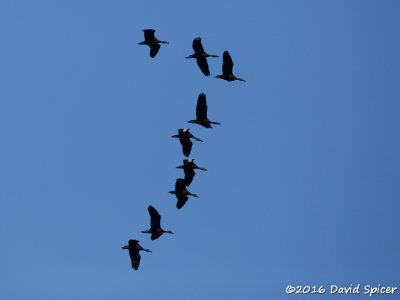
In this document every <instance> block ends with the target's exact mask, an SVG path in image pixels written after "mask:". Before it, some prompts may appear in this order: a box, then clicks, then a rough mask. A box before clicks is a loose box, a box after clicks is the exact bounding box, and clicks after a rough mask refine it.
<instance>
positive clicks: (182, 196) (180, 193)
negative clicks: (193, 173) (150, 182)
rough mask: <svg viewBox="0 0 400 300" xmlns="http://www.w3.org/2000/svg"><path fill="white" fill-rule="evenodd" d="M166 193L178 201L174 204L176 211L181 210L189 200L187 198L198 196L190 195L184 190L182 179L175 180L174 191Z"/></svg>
mask: <svg viewBox="0 0 400 300" xmlns="http://www.w3.org/2000/svg"><path fill="white" fill-rule="evenodd" d="M168 193H170V194H173V195H175V196H176V198H177V199H178V202H177V203H176V208H177V209H181V208H182V207H183V206H184V205H185V203H186V201H187V200H188V199H189V197H188V196H193V197H196V198H199V196H198V195H196V194H192V193H190V192H189V191H188V190H187V189H186V186H185V180H184V179H182V178H179V179H177V180H176V183H175V191H169V192H168Z"/></svg>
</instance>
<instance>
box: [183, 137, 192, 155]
mask: <svg viewBox="0 0 400 300" xmlns="http://www.w3.org/2000/svg"><path fill="white" fill-rule="evenodd" d="M181 144H182V151H183V155H185V156H186V157H188V156H189V155H190V152H191V151H192V145H193V143H192V141H191V140H190V139H185V140H184V141H181Z"/></svg>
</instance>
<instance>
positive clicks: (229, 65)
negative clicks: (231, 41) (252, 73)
mask: <svg viewBox="0 0 400 300" xmlns="http://www.w3.org/2000/svg"><path fill="white" fill-rule="evenodd" d="M222 59H223V62H222V75H217V76H215V78H221V79H224V80H227V81H234V80H239V81H246V80H244V79H243V78H237V77H236V76H235V75H233V73H232V69H233V61H232V58H231V56H230V55H229V52H228V51H225V52H224V56H223V57H222Z"/></svg>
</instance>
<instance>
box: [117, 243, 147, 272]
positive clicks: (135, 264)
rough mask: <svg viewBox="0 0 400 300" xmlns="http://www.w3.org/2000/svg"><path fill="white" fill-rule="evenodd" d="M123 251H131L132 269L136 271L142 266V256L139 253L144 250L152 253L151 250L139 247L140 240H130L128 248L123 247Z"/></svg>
mask: <svg viewBox="0 0 400 300" xmlns="http://www.w3.org/2000/svg"><path fill="white" fill-rule="evenodd" d="M122 249H126V250H129V256H130V257H131V263H132V268H133V269H134V270H137V269H139V264H140V254H139V251H141V250H143V251H146V252H151V250H149V249H143V248H142V246H140V245H139V241H138V240H129V242H128V245H127V246H123V247H122Z"/></svg>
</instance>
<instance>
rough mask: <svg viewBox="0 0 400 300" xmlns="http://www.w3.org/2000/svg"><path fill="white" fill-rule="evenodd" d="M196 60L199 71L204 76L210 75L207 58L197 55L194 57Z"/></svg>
mask: <svg viewBox="0 0 400 300" xmlns="http://www.w3.org/2000/svg"><path fill="white" fill-rule="evenodd" d="M196 62H197V65H198V66H199V68H200V70H201V72H203V74H204V75H206V76H210V69H209V68H208V62H207V58H205V57H198V58H197V59H196Z"/></svg>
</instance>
